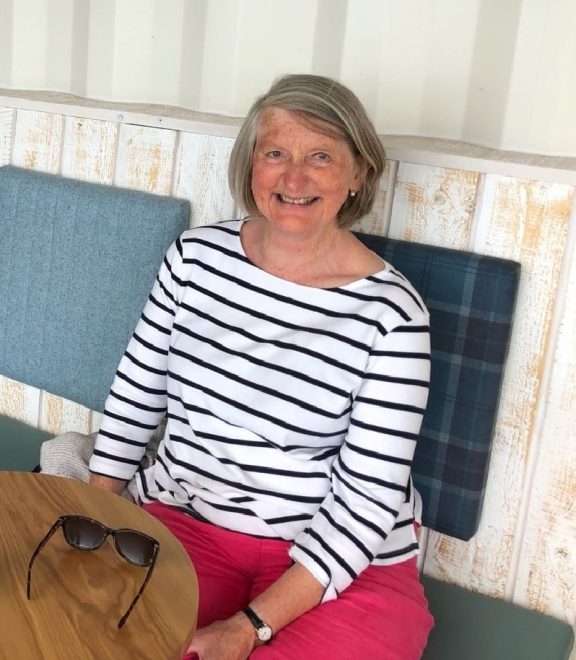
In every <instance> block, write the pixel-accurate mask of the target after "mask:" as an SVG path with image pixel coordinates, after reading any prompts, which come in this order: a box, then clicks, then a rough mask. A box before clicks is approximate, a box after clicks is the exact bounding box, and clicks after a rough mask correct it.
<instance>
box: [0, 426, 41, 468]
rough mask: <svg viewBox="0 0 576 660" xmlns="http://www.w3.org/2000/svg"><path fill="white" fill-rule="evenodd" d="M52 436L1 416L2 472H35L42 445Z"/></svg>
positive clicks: (0, 455) (0, 463) (0, 456)
mask: <svg viewBox="0 0 576 660" xmlns="http://www.w3.org/2000/svg"><path fill="white" fill-rule="evenodd" d="M52 436H53V434H52V433H48V432H47V431H40V430H39V429H35V428H33V427H31V426H28V424H24V423H22V422H19V421H17V420H15V419H12V418H11V417H5V416H4V415H0V470H25V471H29V470H33V469H34V468H35V467H36V466H37V465H38V463H39V462H40V445H41V444H42V443H43V442H44V440H48V438H50V437H52Z"/></svg>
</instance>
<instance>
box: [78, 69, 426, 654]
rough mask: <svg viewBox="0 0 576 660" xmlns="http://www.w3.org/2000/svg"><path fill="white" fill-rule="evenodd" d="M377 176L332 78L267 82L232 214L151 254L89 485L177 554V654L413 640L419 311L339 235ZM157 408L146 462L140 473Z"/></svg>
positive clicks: (380, 268) (364, 650) (420, 642)
mask: <svg viewBox="0 0 576 660" xmlns="http://www.w3.org/2000/svg"><path fill="white" fill-rule="evenodd" d="M383 167H384V152H383V149H382V146H381V144H380V141H379V139H378V137H377V136H376V133H375V131H374V128H373V126H372V124H371V123H370V121H369V120H368V118H367V116H366V113H365V112H364V109H363V108H362V106H361V104H360V103H359V101H358V99H357V98H356V97H355V96H354V95H353V94H352V92H350V90H348V89H346V88H345V87H343V86H342V85H340V84H339V83H337V82H335V81H333V80H330V79H328V78H322V77H319V76H310V75H293V76H285V77H284V78H281V79H280V80H279V81H278V82H276V83H275V84H274V85H273V86H272V88H271V90H270V91H269V92H268V93H267V94H265V95H264V96H262V97H261V98H259V99H258V100H257V101H256V103H255V104H254V106H253V107H252V109H251V110H250V112H249V114H248V117H247V119H246V122H245V124H244V126H243V127H242V129H241V131H240V134H239V137H238V140H237V142H236V144H235V146H234V149H233V152H232V156H231V161H230V169H229V180H230V186H231V190H232V194H233V196H234V197H235V199H236V201H237V203H239V204H240V205H241V206H243V207H244V209H245V210H246V211H247V212H248V214H249V215H248V217H246V218H244V219H242V220H234V221H227V222H220V223H217V224H213V225H208V226H205V227H198V228H195V229H192V230H189V231H187V232H185V233H184V234H183V235H182V236H181V237H180V238H179V239H178V240H177V241H176V242H175V243H174V244H173V245H172V246H171V247H170V249H169V250H168V252H167V254H166V258H165V260H164V263H163V265H162V267H161V269H160V272H159V274H158V277H157V280H156V283H155V286H154V288H153V290H152V293H151V295H150V298H149V301H148V303H147V305H146V307H145V309H144V312H143V314H142V317H141V320H140V322H139V323H138V325H137V327H136V330H135V333H134V335H133V338H132V340H131V341H130V344H129V345H128V348H127V350H126V353H125V355H124V357H123V358H122V361H121V363H120V366H119V368H118V372H117V376H116V378H115V381H114V383H113V385H112V390H111V392H110V396H109V397H108V400H107V402H106V407H105V413H104V417H103V422H102V427H101V429H100V433H99V436H98V439H97V442H96V447H95V450H94V454H93V457H92V460H91V463H90V468H91V471H92V475H93V476H92V479H91V480H92V483H94V484H95V485H98V486H100V487H103V488H107V489H109V490H117V491H118V490H119V489H121V488H122V486H123V482H124V481H126V480H129V479H132V478H133V477H134V475H135V481H136V485H137V488H138V492H139V496H140V498H141V500H142V501H143V503H144V506H145V507H146V508H147V510H148V511H149V512H150V513H152V514H153V515H155V516H157V517H158V518H159V519H160V520H162V521H163V522H164V523H165V524H166V526H167V527H168V528H169V529H171V530H172V532H173V533H174V534H175V535H176V536H177V537H178V538H179V539H180V540H181V541H182V543H183V545H184V546H185V547H186V549H187V550H188V552H189V554H190V557H191V558H192V561H193V563H194V567H195V569H196V572H197V575H198V582H199V591H200V604H199V611H198V630H197V632H196V634H195V636H194V639H193V640H192V644H191V646H190V649H189V652H190V657H195V656H199V657H200V658H201V660H210V659H211V658H218V660H238V659H244V658H247V657H248V656H249V655H253V656H254V657H257V658H262V660H265V659H266V660H271V659H273V658H286V657H314V658H316V657H323V658H331V659H334V660H337V659H339V658H350V657H361V658H365V659H367V660H370V659H371V658H374V659H376V658H387V659H393V658H398V659H400V658H402V659H403V660H416V659H417V658H420V656H421V654H422V652H423V649H424V646H425V644H426V640H427V636H428V633H429V630H430V628H431V625H432V620H431V616H430V614H429V612H428V608H427V603H426V599H425V597H424V593H423V589H422V586H421V585H420V582H419V579H418V571H417V568H416V563H415V562H416V555H417V554H418V552H419V550H418V540H417V534H416V528H417V526H418V524H419V522H420V521H419V508H420V507H419V496H418V494H417V493H416V491H415V490H414V488H413V486H412V480H411V475H410V471H411V464H412V458H413V455H414V449H415V443H416V439H417V437H418V433H419V430H420V425H421V421H422V415H423V412H424V409H425V407H426V401H427V396H428V380H429V372H430V361H429V353H430V345H429V325H428V323H429V317H428V312H427V310H426V308H425V306H424V304H423V302H422V300H421V299H420V297H419V295H418V294H417V293H416V292H415V290H414V289H413V288H412V286H411V285H410V283H409V282H408V281H407V280H406V279H405V278H404V277H403V276H402V275H401V274H400V273H399V272H398V271H396V270H395V269H394V268H393V267H392V266H391V265H390V264H388V263H385V262H384V261H382V260H381V259H380V257H378V256H377V255H376V254H375V253H373V252H371V251H370V250H369V249H368V248H366V247H365V246H364V245H363V244H362V243H360V242H359V241H358V240H357V238H356V237H355V236H354V235H353V234H352V233H351V232H350V231H349V230H348V229H347V227H348V225H350V224H351V223H352V222H353V221H355V220H357V219H359V218H360V217H362V215H364V214H365V213H366V212H368V211H369V209H370V208H371V206H372V204H373V201H374V196H375V192H376V187H377V184H378V180H379V178H380V176H381V174H382V170H383ZM164 415H166V416H167V418H168V421H167V426H166V433H165V435H164V437H163V439H162V441H161V442H160V446H159V449H158V458H157V460H156V462H155V464H153V465H151V466H150V467H147V468H146V469H141V468H138V464H139V461H140V458H141V456H142V454H143V452H144V450H145V447H146V444H147V442H148V439H149V437H150V435H151V434H152V431H153V430H154V428H155V427H156V426H157V424H158V422H159V421H160V420H161V418H162V417H163V416H164ZM184 588H185V587H184ZM407 622H409V625H407Z"/></svg>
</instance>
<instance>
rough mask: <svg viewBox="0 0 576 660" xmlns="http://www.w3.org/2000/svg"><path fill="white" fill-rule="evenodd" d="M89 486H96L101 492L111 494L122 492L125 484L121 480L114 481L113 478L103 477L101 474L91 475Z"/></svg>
mask: <svg viewBox="0 0 576 660" xmlns="http://www.w3.org/2000/svg"><path fill="white" fill-rule="evenodd" d="M88 483H89V484H90V485H91V486H96V487H97V488H101V489H102V490H107V491H109V492H111V493H116V495H120V493H121V492H122V491H123V490H124V487H125V486H126V482H125V481H123V480H121V479H114V478H113V477H105V476H104V475H102V474H91V475H90V481H89V482H88Z"/></svg>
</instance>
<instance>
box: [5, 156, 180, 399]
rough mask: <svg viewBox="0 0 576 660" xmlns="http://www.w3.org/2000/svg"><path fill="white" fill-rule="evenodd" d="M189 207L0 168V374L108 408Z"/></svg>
mask: <svg viewBox="0 0 576 660" xmlns="http://www.w3.org/2000/svg"><path fill="white" fill-rule="evenodd" d="M189 212H190V209H189V204H188V202H187V201H184V200H179V199H174V198H169V197H160V196H157V195H151V194H147V193H142V192H137V191H130V190H123V189H119V188H114V187H110V186H102V185H97V184H91V183H85V182H80V181H74V180H71V179H65V178H61V177H55V176H52V175H48V174H41V173H38V172H32V171H29V170H23V169H19V168H15V167H11V166H5V167H2V168H0V300H1V301H2V303H1V305H0V374H3V375H5V376H8V377H10V378H13V379H15V380H18V381H22V382H24V383H27V384H29V385H33V386H35V387H38V388H41V389H44V390H47V391H49V392H52V393H54V394H57V395H60V396H63V397H65V398H67V399H71V400H72V401H76V402H78V403H81V404H83V405H85V406H87V407H89V408H91V409H95V410H101V409H102V407H103V404H104V400H105V397H106V395H107V393H108V390H109V388H110V385H111V382H112V378H113V376H114V372H115V370H116V367H117V366H118V361H119V360H120V357H121V355H122V352H123V350H124V348H125V347H126V343H127V342H128V339H129V337H130V335H131V332H132V331H133V329H134V326H135V324H136V322H137V320H138V316H139V314H140V312H141V311H142V307H143V306H144V303H145V301H146V298H147V296H148V293H149V292H150V288H151V286H152V283H153V281H154V277H155V274H156V271H157V269H158V267H159V265H160V263H161V261H162V257H163V255H164V252H165V251H166V249H167V248H168V246H169V244H170V243H171V242H172V241H173V240H174V239H175V238H176V237H177V236H178V235H179V234H180V233H181V232H182V231H184V229H186V227H187V226H188V219H189Z"/></svg>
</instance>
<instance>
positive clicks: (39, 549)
mask: <svg viewBox="0 0 576 660" xmlns="http://www.w3.org/2000/svg"><path fill="white" fill-rule="evenodd" d="M64 520H65V518H64V517H61V518H58V520H57V521H56V522H55V523H54V524H53V525H52V527H51V528H50V529H49V530H48V533H47V534H46V536H45V537H44V538H43V539H42V540H41V541H40V543H39V544H38V546H37V547H36V550H34V552H33V553H32V557H31V558H30V563H29V564H28V577H27V580H26V597H27V598H28V600H30V586H31V579H32V564H33V563H34V561H35V560H36V557H37V556H38V555H39V554H40V552H42V549H43V548H44V546H45V545H46V544H47V543H48V541H49V540H50V539H51V538H52V537H53V536H54V534H55V533H56V532H57V531H58V528H59V527H61V526H62V523H63V522H64Z"/></svg>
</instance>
